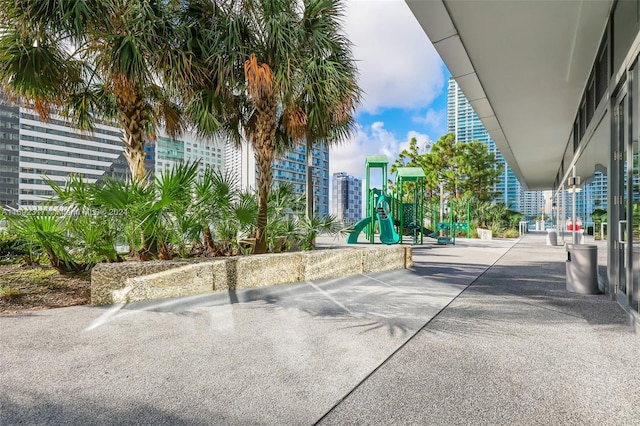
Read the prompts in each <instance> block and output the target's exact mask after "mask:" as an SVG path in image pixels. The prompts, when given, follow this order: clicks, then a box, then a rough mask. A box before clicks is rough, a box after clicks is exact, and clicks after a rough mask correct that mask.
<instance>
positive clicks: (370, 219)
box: [347, 155, 401, 244]
mask: <svg viewBox="0 0 640 426" xmlns="http://www.w3.org/2000/svg"><path fill="white" fill-rule="evenodd" d="M364 163H365V168H366V178H365V194H366V196H367V201H366V206H365V214H366V216H365V217H364V218H363V219H361V220H360V221H358V223H356V224H355V225H354V227H353V231H351V233H350V234H349V237H348V238H347V243H349V244H356V243H357V242H358V235H360V232H362V231H365V235H366V236H367V239H368V240H369V242H370V243H372V244H373V243H374V242H375V240H374V238H375V223H376V219H377V222H378V228H379V230H380V241H381V242H382V243H384V244H397V243H399V242H400V238H401V237H400V235H398V233H397V232H396V230H395V228H394V226H393V217H392V215H391V203H392V202H393V200H392V199H391V198H388V197H387V165H388V164H389V159H388V158H387V156H386V155H368V156H367V157H366V158H365V160H364ZM371 169H380V170H381V172H382V189H377V188H371V187H370V184H371Z"/></svg>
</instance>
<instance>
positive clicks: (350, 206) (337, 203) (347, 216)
mask: <svg viewBox="0 0 640 426" xmlns="http://www.w3.org/2000/svg"><path fill="white" fill-rule="evenodd" d="M331 214H332V215H334V216H335V217H336V219H338V220H339V221H341V222H343V223H344V224H345V225H347V226H349V225H353V224H355V223H356V222H357V221H359V220H360V219H362V217H363V216H362V179H359V178H357V177H354V176H349V175H348V174H346V173H345V172H339V173H334V174H333V175H332V182H331Z"/></svg>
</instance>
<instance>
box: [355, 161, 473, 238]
mask: <svg viewBox="0 0 640 426" xmlns="http://www.w3.org/2000/svg"><path fill="white" fill-rule="evenodd" d="M388 165H389V159H388V158H387V156H386V155H368V156H367V157H366V158H365V169H366V176H365V197H366V198H365V200H366V202H365V217H363V218H362V219H360V220H359V221H358V222H357V223H356V224H355V225H354V226H353V229H352V231H351V232H350V233H349V236H348V238H347V243H348V244H357V243H358V238H359V236H360V234H361V233H364V235H365V238H366V240H367V242H368V243H370V244H375V243H376V240H377V241H379V242H380V243H382V244H400V243H403V236H409V237H410V241H411V243H412V244H414V245H416V244H421V245H422V244H424V238H425V237H427V238H431V239H433V240H435V242H436V243H437V244H443V245H444V244H452V245H455V243H456V235H457V234H458V233H459V232H466V233H467V238H469V237H470V226H469V219H470V208H469V206H468V205H467V220H466V221H465V222H456V221H454V215H453V209H448V208H447V206H446V204H445V203H444V200H443V197H442V196H441V197H440V200H439V203H434V205H433V209H432V216H431V220H430V221H429V225H430V226H431V227H433V230H432V229H428V228H427V227H425V196H424V180H425V174H424V170H422V168H420V167H399V168H398V169H397V171H396V173H395V184H394V190H390V188H389V187H388V182H389V179H388V172H387V168H388ZM377 170H379V172H380V175H381V188H373V187H372V186H371V173H372V171H377ZM436 218H439V220H437V221H436ZM445 219H446V220H445Z"/></svg>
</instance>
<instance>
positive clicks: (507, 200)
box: [447, 79, 535, 216]
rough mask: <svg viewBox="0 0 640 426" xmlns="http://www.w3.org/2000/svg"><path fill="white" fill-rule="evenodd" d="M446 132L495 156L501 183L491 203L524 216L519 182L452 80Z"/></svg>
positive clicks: (449, 89)
mask: <svg viewBox="0 0 640 426" xmlns="http://www.w3.org/2000/svg"><path fill="white" fill-rule="evenodd" d="M447 128H448V132H449V133H455V135H456V140H457V141H459V142H471V141H478V142H481V143H484V144H485V145H487V147H488V148H489V152H492V153H493V154H494V155H495V156H496V163H497V164H500V165H502V167H503V172H502V176H501V177H500V181H499V182H498V183H497V184H495V185H494V187H493V191H494V192H495V193H496V198H495V199H494V201H495V202H496V203H501V204H504V205H505V206H507V208H509V209H511V210H516V211H519V212H522V213H524V211H523V207H524V206H523V205H521V203H522V202H523V201H526V200H525V198H524V197H523V190H522V186H521V185H520V182H519V181H518V178H517V177H516V175H515V174H514V173H513V171H512V170H511V168H510V167H509V165H508V164H507V162H506V161H505V159H504V157H503V156H502V153H501V152H500V150H499V149H497V148H496V144H495V142H494V141H493V139H492V138H491V135H490V134H489V132H488V131H487V130H486V129H485V127H484V124H483V123H482V121H481V120H480V118H478V115H477V114H476V112H475V111H474V109H473V107H472V105H471V103H470V102H469V101H468V100H467V98H466V96H465V95H464V93H463V92H462V90H461V89H460V86H458V83H456V81H455V80H454V79H449V86H448V90H447ZM525 214H526V213H525ZM534 216H535V215H534Z"/></svg>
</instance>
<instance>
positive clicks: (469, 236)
mask: <svg viewBox="0 0 640 426" xmlns="http://www.w3.org/2000/svg"><path fill="white" fill-rule="evenodd" d="M469 238H471V202H470V201H467V239H469Z"/></svg>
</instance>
